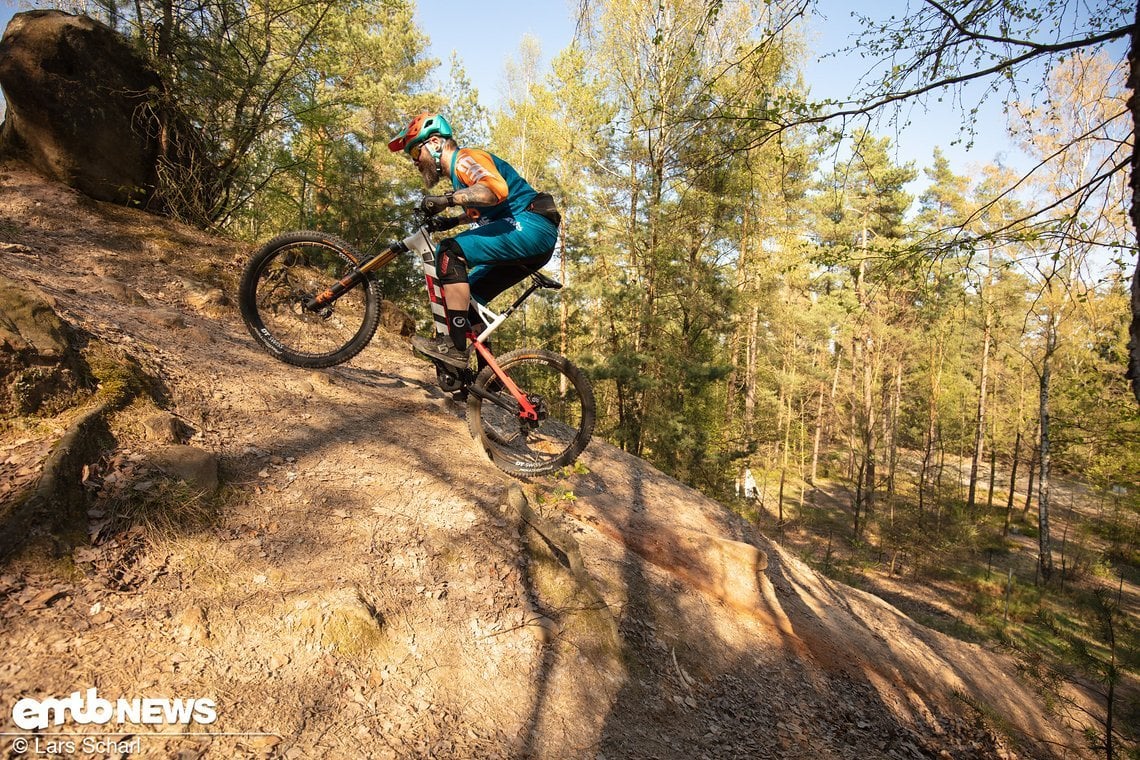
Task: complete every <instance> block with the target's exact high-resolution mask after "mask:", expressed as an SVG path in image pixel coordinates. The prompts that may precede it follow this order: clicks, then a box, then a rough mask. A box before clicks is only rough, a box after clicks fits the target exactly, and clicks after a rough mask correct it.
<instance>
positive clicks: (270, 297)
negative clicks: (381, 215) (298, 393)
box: [238, 230, 380, 369]
mask: <svg viewBox="0 0 1140 760" xmlns="http://www.w3.org/2000/svg"><path fill="white" fill-rule="evenodd" d="M361 261H362V257H361V255H360V254H359V253H358V252H357V251H356V250H355V249H354V248H353V247H352V246H351V245H349V244H348V243H346V242H345V241H343V240H341V239H340V238H338V237H336V236H335V235H329V234H327V233H324V232H314V231H309V230H306V231H298V232H287V233H284V234H282V235H278V236H277V237H275V238H273V239H272V240H270V241H269V242H268V243H266V244H265V245H263V246H262V247H261V248H260V249H259V250H258V251H257V253H255V254H254V255H253V257H252V258H251V259H250V260H249V263H248V264H247V265H246V268H245V272H244V273H243V274H242V279H241V286H240V288H239V290H238V305H239V307H240V309H241V316H242V320H243V321H244V322H245V325H246V328H247V329H248V330H249V334H250V335H252V336H253V339H254V340H255V341H257V343H258V344H259V345H260V346H261V347H262V348H264V349H265V350H266V351H267V352H269V354H271V355H272V356H274V357H275V358H277V359H280V360H281V361H283V362H286V363H288V364H292V365H295V366H298V367H308V368H311V369H319V368H322V367H331V366H333V365H336V364H343V363H344V362H346V361H348V360H349V359H351V358H352V357H354V356H356V355H357V354H359V353H360V352H361V351H363V350H364V347H365V346H367V345H368V342H369V341H370V340H372V336H373V334H375V332H376V327H377V326H378V325H379V324H380V292H379V286H378V284H377V282H376V280H375V278H373V277H368V278H367V279H365V280H364V281H363V282H361V283H360V284H359V285H357V286H356V287H355V288H353V289H351V290H350V291H348V292H347V293H345V294H344V295H342V296H341V297H340V298H339V299H337V300H336V301H335V302H334V303H333V304H332V305H331V306H330V307H329V308H328V309H327V310H326V311H324V312H322V313H314V312H311V311H306V310H305V309H303V308H302V307H301V305H302V304H303V303H304V302H305V301H306V300H307V299H310V298H312V297H314V296H316V295H317V294H318V293H321V292H322V291H324V290H326V289H327V288H328V287H329V286H331V285H332V284H333V283H335V282H336V281H337V280H339V279H341V278H342V277H344V276H345V275H346V274H347V273H348V272H350V271H351V270H352V268H353V267H355V266H357V265H359V264H360V263H361Z"/></svg>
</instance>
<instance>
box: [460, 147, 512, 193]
mask: <svg viewBox="0 0 1140 760" xmlns="http://www.w3.org/2000/svg"><path fill="white" fill-rule="evenodd" d="M455 176H456V177H457V178H458V179H459V181H460V182H461V183H462V184H464V185H465V186H466V187H462V188H460V189H458V190H456V191H455V193H454V194H453V195H452V198H453V199H454V200H455V202H456V203H458V204H459V205H461V206H497V205H498V204H500V203H502V202H503V201H505V200H506V199H507V195H508V193H509V191H508V190H507V181H506V180H505V179H503V175H501V174H499V170H498V169H496V168H495V160H494V159H493V158H491V154H489V153H487V152H486V151H482V150H470V149H466V148H465V149H463V150H461V151H460V153H459V158H458V159H457V160H456V162H455Z"/></svg>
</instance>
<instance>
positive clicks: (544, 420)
mask: <svg viewBox="0 0 1140 760" xmlns="http://www.w3.org/2000/svg"><path fill="white" fill-rule="evenodd" d="M497 361H498V363H499V366H500V368H502V370H503V372H504V373H505V374H506V375H507V376H508V377H510V379H511V380H512V381H513V382H514V384H515V385H516V386H517V387H518V389H519V390H520V391H521V392H522V393H523V394H524V395H525V396H526V397H527V399H528V400H529V401H530V403H531V404H532V405H533V406H534V407H535V410H536V411H537V412H538V419H537V420H527V419H523V417H522V416H521V415H520V407H519V403H518V401H517V400H516V399H515V397H514V396H513V395H512V394H511V393H510V391H508V389H507V388H506V387H504V384H503V382H502V381H501V380H500V379H499V377H498V376H497V375H496V374H495V373H494V371H493V370H492V369H491V368H490V367H484V368H483V371H482V372H480V373H479V376H478V377H477V378H475V382H474V383H473V384H472V386H471V390H470V392H469V394H468V397H467V426H468V428H469V429H470V430H471V435H472V437H473V438H475V440H476V442H477V443H478V445H479V446H480V447H482V449H483V450H484V451H485V452H486V453H487V454H488V456H490V458H491V461H492V462H494V463H495V465H496V466H497V467H498V468H499V469H501V470H503V471H504V472H506V473H508V474H511V475H518V476H528V475H549V474H550V473H552V472H554V471H555V470H557V469H558V468H560V467H565V466H566V465H568V464H571V463H573V462H574V460H575V459H577V458H578V455H579V454H581V453H582V450H583V449H585V448H586V445H587V444H588V443H589V442H590V436H591V435H593V432H594V391H593V389H592V388H591V387H590V381H589V380H587V379H586V376H585V375H583V374H582V372H581V370H579V369H578V368H577V367H575V366H574V365H573V364H572V363H571V362H570V360H569V359H567V358H565V357H563V356H559V355H558V354H555V353H551V352H550V351H540V350H529V349H522V350H519V351H512V352H510V353H509V354H506V355H505V356H502V357H500V358H499V359H498V360H497Z"/></svg>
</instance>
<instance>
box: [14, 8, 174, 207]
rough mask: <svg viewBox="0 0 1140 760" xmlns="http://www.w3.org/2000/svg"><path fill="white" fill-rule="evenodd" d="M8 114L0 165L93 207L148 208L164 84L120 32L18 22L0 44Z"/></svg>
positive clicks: (40, 14) (58, 17)
mask: <svg viewBox="0 0 1140 760" xmlns="http://www.w3.org/2000/svg"><path fill="white" fill-rule="evenodd" d="M0 87H2V88H3V90H4V96H5V98H6V100H7V104H8V110H7V114H6V118H5V120H4V123H3V125H2V126H0V157H9V156H10V157H14V158H20V159H22V160H24V161H27V162H28V163H30V164H31V165H32V166H34V167H35V168H36V169H37V170H39V171H40V172H42V173H43V174H44V175H45V176H47V177H49V178H52V179H55V180H58V181H60V182H64V183H66V184H68V185H70V186H71V187H74V188H76V189H77V190H80V191H82V192H84V193H86V194H87V195H89V196H91V197H92V198H96V199H98V200H104V201H111V202H114V203H121V204H128V205H129V204H138V205H143V204H146V203H148V202H149V201H150V200H151V198H152V197H153V196H154V194H155V190H156V187H157V184H158V179H157V173H156V164H157V160H158V157H159V153H160V145H159V140H158V134H159V129H158V119H157V117H156V116H155V111H154V109H153V108H151V107H150V104H152V103H154V102H156V96H158V95H159V94H160V93H161V92H162V89H163V85H162V80H161V79H160V78H159V76H158V74H157V73H156V72H155V71H154V70H153V69H151V68H150V67H149V66H148V65H147V63H146V62H145V61H144V60H143V59H142V57H140V56H139V55H138V54H137V53H135V51H134V50H132V49H131V47H130V45H129V44H128V43H127V41H126V40H125V39H124V38H123V37H121V36H120V35H119V34H118V33H116V32H115V31H114V30H112V29H111V28H110V27H107V26H105V25H103V24H101V23H99V22H98V21H95V20H93V19H90V18H88V17H86V16H72V15H70V14H67V13H62V12H59V11H49V10H37V11H28V12H25V13H18V14H16V15H15V16H13V17H12V20H11V21H10V22H9V23H8V28H7V30H5V32H4V37H3V39H0Z"/></svg>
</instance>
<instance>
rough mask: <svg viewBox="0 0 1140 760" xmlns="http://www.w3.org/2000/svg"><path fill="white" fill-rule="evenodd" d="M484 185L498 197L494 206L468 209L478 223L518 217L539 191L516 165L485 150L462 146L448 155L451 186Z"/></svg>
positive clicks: (454, 187)
mask: <svg viewBox="0 0 1140 760" xmlns="http://www.w3.org/2000/svg"><path fill="white" fill-rule="evenodd" d="M477 184H478V185H485V186H486V187H488V188H490V190H491V192H493V193H494V194H495V197H496V198H497V199H498V200H499V203H498V204H496V205H494V206H481V207H479V208H469V209H467V216H468V217H469V218H471V219H473V220H474V221H476V222H478V223H479V224H486V223H488V222H494V221H497V220H499V219H506V218H507V217H514V218H518V216H519V215H520V214H522V213H523V212H524V211H526V210H527V207H528V206H530V204H531V202H532V201H534V197H535V196H536V195H537V194H538V193H536V192H535V190H534V188H533V187H531V186H530V183H529V182H527V181H526V180H525V179H523V177H522V175H520V174H519V173H518V172H517V171H515V168H514V167H513V166H511V165H510V164H508V163H507V162H506V161H504V160H503V159H501V158H499V157H498V156H495V155H492V154H490V153H488V152H487V151H484V150H475V149H473V148H461V149H460V150H457V151H456V152H455V153H454V154H453V155H452V157H451V186H452V188H453V189H455V190H460V189H462V188H465V187H471V186H472V185H477Z"/></svg>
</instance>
